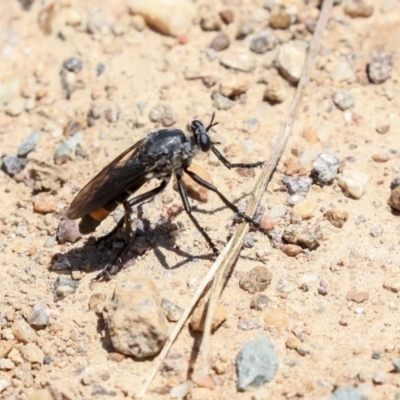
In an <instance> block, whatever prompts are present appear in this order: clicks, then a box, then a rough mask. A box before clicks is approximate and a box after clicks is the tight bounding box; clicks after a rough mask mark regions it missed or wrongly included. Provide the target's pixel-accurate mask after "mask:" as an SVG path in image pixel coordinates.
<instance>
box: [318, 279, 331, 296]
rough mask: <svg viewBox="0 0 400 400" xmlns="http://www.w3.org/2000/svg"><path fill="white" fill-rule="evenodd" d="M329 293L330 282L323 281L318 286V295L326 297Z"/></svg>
mask: <svg viewBox="0 0 400 400" xmlns="http://www.w3.org/2000/svg"><path fill="white" fill-rule="evenodd" d="M328 293H329V288H328V282H326V281H325V280H324V279H321V280H320V282H319V286H318V294H320V295H321V296H326V295H327V294H328Z"/></svg>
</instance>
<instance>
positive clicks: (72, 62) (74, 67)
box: [63, 57, 83, 73]
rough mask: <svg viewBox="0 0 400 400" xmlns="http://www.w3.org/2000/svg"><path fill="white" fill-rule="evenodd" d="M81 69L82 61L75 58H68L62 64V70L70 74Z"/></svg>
mask: <svg viewBox="0 0 400 400" xmlns="http://www.w3.org/2000/svg"><path fill="white" fill-rule="evenodd" d="M82 67H83V63H82V60H80V59H79V58H76V57H70V58H68V59H66V60H65V61H64V62H63V68H65V69H66V70H68V71H70V72H75V73H77V72H79V71H80V70H81V69H82Z"/></svg>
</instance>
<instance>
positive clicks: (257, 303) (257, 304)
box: [250, 294, 269, 311]
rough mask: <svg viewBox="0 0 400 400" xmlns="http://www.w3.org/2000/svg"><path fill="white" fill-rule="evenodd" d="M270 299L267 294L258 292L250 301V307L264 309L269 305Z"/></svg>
mask: <svg viewBox="0 0 400 400" xmlns="http://www.w3.org/2000/svg"><path fill="white" fill-rule="evenodd" d="M268 302H269V299H268V297H267V296H266V295H265V294H257V295H255V296H254V297H253V299H252V300H251V303H250V308H252V309H254V310H257V311H262V310H264V308H265V307H267V306H268Z"/></svg>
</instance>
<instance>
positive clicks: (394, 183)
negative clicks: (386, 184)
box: [390, 178, 400, 190]
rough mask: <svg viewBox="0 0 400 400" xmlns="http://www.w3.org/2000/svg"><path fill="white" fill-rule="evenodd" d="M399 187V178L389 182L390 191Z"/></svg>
mask: <svg viewBox="0 0 400 400" xmlns="http://www.w3.org/2000/svg"><path fill="white" fill-rule="evenodd" d="M399 185H400V178H394V179H393V180H392V182H390V190H393V189H395V188H396V187H397V186H399Z"/></svg>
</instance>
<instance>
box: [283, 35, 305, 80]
mask: <svg viewBox="0 0 400 400" xmlns="http://www.w3.org/2000/svg"><path fill="white" fill-rule="evenodd" d="M306 52H307V47H306V45H305V43H304V42H301V41H292V42H287V43H284V44H282V45H281V46H280V48H279V51H278V56H277V58H276V65H277V68H278V70H279V72H280V73H281V74H282V76H283V77H284V78H285V79H286V80H288V81H289V82H291V83H297V82H298V81H299V79H300V75H301V71H302V68H303V64H304V61H305V58H306Z"/></svg>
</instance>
